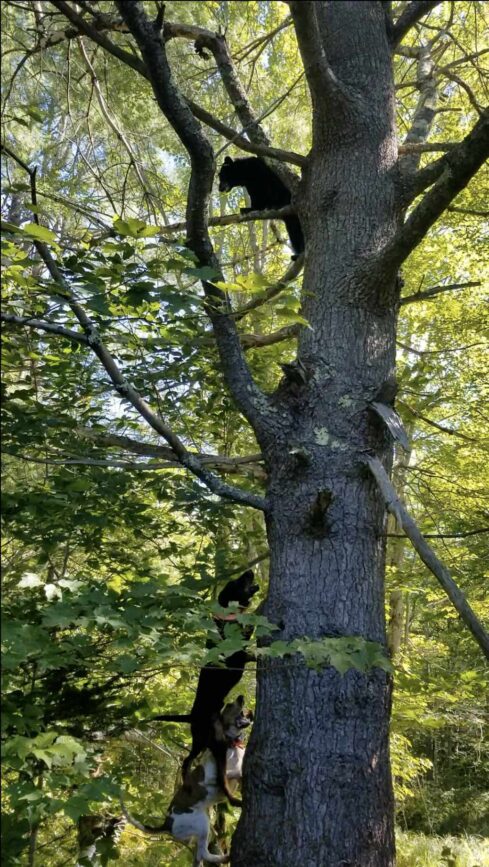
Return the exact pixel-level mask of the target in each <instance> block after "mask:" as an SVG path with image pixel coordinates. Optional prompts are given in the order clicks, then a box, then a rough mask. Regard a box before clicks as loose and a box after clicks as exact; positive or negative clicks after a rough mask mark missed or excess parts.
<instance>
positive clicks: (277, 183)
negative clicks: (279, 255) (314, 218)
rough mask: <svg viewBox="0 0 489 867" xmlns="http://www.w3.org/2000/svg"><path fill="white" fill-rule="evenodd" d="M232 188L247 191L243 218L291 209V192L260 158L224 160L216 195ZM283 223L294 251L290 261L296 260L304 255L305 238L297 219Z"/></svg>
mask: <svg viewBox="0 0 489 867" xmlns="http://www.w3.org/2000/svg"><path fill="white" fill-rule="evenodd" d="M233 187H246V189H247V191H248V195H249V197H250V199H251V208H241V213H242V214H247V213H248V212H249V211H266V210H267V209H268V208H283V207H285V205H290V199H291V196H290V190H288V189H287V187H286V186H285V184H283V183H282V181H281V180H280V178H279V177H278V175H276V174H275V172H274V171H273V170H272V169H270V168H269V167H268V166H267V164H266V163H264V162H263V160H261V159H260V158H259V157H243V158H242V159H237V160H233V159H232V158H231V157H226V158H225V160H224V163H223V165H222V167H221V171H220V172H219V192H220V193H229V191H230V190H232V189H233ZM284 223H285V225H286V228H287V233H288V235H289V238H290V243H291V245H292V249H293V251H294V255H293V256H292V259H297V257H298V256H299V255H300V254H301V253H302V252H303V251H304V235H303V234H302V227H301V224H300V222H299V218H298V217H297V216H296V215H295V214H292V215H291V216H290V217H284Z"/></svg>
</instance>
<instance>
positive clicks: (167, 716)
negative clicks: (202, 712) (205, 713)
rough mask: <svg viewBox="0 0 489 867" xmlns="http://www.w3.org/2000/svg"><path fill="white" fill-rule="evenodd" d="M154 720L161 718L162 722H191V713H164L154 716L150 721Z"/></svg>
mask: <svg viewBox="0 0 489 867" xmlns="http://www.w3.org/2000/svg"><path fill="white" fill-rule="evenodd" d="M154 720H160V721H161V722H180V723H189V722H190V714H189V713H163V714H160V715H159V716H152V717H151V720H150V722H154Z"/></svg>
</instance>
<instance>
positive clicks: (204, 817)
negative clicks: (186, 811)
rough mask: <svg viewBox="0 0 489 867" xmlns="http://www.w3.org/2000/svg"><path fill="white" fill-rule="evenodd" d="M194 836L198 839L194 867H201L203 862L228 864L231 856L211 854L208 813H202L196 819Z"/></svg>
mask: <svg viewBox="0 0 489 867" xmlns="http://www.w3.org/2000/svg"><path fill="white" fill-rule="evenodd" d="M195 819H196V821H195V827H194V832H193V833H194V836H195V837H196V839H197V849H196V852H195V860H194V867H201V865H202V862H203V861H207V862H208V863H209V864H227V863H228V862H229V859H230V856H229V855H213V854H212V852H209V836H210V821H209V816H208V814H207V813H204V812H201V813H200V814H198V815H197V816H196V817H195Z"/></svg>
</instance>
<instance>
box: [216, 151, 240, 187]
mask: <svg viewBox="0 0 489 867" xmlns="http://www.w3.org/2000/svg"><path fill="white" fill-rule="evenodd" d="M239 174H240V172H239V167H238V166H237V165H236V164H235V162H234V160H233V159H232V158H231V157H225V159H224V162H223V164H222V166H221V171H220V172H219V192H220V193H229V191H230V190H232V189H233V187H237V186H241V184H242V183H243V181H242V178H240V177H238V175H239Z"/></svg>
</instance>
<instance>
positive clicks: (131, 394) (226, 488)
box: [3, 148, 266, 511]
mask: <svg viewBox="0 0 489 867" xmlns="http://www.w3.org/2000/svg"><path fill="white" fill-rule="evenodd" d="M3 149H4V150H6V151H7V152H8V153H9V155H10V156H12V157H13V158H14V159H15V160H16V162H17V163H18V164H19V165H20V166H22V168H24V169H25V170H26V171H27V172H28V173H29V178H30V182H31V194H32V202H33V204H36V201H37V195H36V169H30V168H29V166H28V165H27V164H26V163H25V162H24V161H23V160H21V159H20V158H19V157H16V155H15V154H14V152H13V151H12V150H11V149H10V148H9V149H6V148H3ZM34 218H35V221H36V223H38V224H39V219H38V217H37V214H36V213H35V212H34ZM33 243H34V246H35V248H36V250H37V252H38V253H39V255H40V257H41V259H42V260H43V262H44V264H45V265H46V268H47V270H48V272H49V274H50V275H51V278H52V279H53V282H54V284H55V286H56V294H57V295H58V297H59V298H60V299H61V300H62V301H63V302H65V303H67V304H68V305H69V306H70V308H71V310H72V311H73V313H74V314H75V316H76V318H77V319H78V322H79V323H80V325H81V327H82V329H83V331H84V332H85V336H86V339H87V344H88V346H89V347H90V348H91V349H92V351H93V352H94V354H95V355H96V356H97V358H98V359H99V361H100V362H101V364H102V366H103V367H104V369H105V371H106V373H107V374H108V376H109V379H110V381H111V382H112V384H113V386H114V388H115V390H116V391H117V393H118V394H119V396H120V397H121V398H122V399H125V400H127V401H128V402H129V403H130V404H131V405H132V406H133V407H134V409H135V410H136V411H137V412H138V413H139V415H140V416H141V417H142V418H144V419H145V421H146V422H147V423H148V424H149V425H150V427H152V428H153V430H155V431H156V432H157V433H158V434H159V435H160V436H162V437H163V439H165V440H166V441H167V443H168V444H169V446H170V447H171V449H172V451H173V452H174V454H175V456H176V458H177V459H178V461H179V463H180V464H181V465H182V466H183V467H185V468H186V469H188V470H190V472H191V473H193V475H195V476H197V478H199V479H200V480H201V481H202V482H203V483H204V484H205V485H206V486H207V487H208V488H209V490H211V491H212V492H213V493H215V494H217V495H219V496H221V497H224V498H225V499H228V500H232V501H233V502H236V503H241V504H243V505H247V506H251V507H252V508H254V509H259V510H261V511H264V510H265V507H266V503H265V500H264V499H263V497H260V496H257V495H255V494H252V493H248V492H247V491H242V490H240V489H239V488H234V487H232V486H230V485H227V484H226V483H224V482H222V481H221V479H219V478H218V477H217V476H215V475H214V474H213V473H210V472H209V471H208V470H207V469H205V468H204V467H203V466H202V464H201V463H200V461H199V460H198V459H197V458H196V457H195V456H194V455H192V454H191V453H190V452H188V451H187V449H186V448H185V446H184V444H183V443H182V441H181V440H180V439H179V437H177V435H176V434H175V433H174V431H173V430H172V429H171V428H170V427H169V426H168V425H167V424H166V422H165V421H164V420H163V419H162V418H161V416H159V415H158V414H157V413H155V412H154V411H153V410H152V409H151V407H150V406H149V404H148V403H146V401H145V400H144V399H143V398H142V397H141V395H140V394H139V393H138V392H137V391H136V389H135V388H134V387H133V386H132V385H130V384H129V383H128V382H127V381H126V380H125V378H124V376H123V375H122V373H121V371H120V369H119V366H118V365H117V362H116V360H115V359H114V358H113V356H112V355H111V354H110V352H109V351H108V349H107V347H106V346H105V344H104V343H103V342H102V340H101V338H100V335H99V333H98V330H97V327H96V325H95V323H94V322H93V321H92V320H91V319H90V317H89V316H88V315H87V313H86V311H85V310H84V308H83V307H82V306H81V305H80V304H79V303H78V301H76V299H75V297H74V295H73V293H72V291H71V287H70V285H69V283H68V282H67V281H66V280H65V278H64V277H63V274H62V273H61V271H60V269H59V267H58V265H57V263H56V261H55V259H54V258H53V256H52V254H51V251H50V250H49V247H48V246H47V245H46V244H45V243H43V242H42V241H38V240H34V241H33ZM32 322H33V320H32V319H30V320H28V322H25V323H22V324H25V325H30V326H31V327H32ZM41 324H43V325H44V323H41ZM233 326H234V323H233ZM44 330H45V329H44ZM74 333H75V334H76V332H74ZM70 339H71V336H70ZM238 345H239V344H238ZM239 351H240V353H241V352H242V350H241V346H240V345H239Z"/></svg>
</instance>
